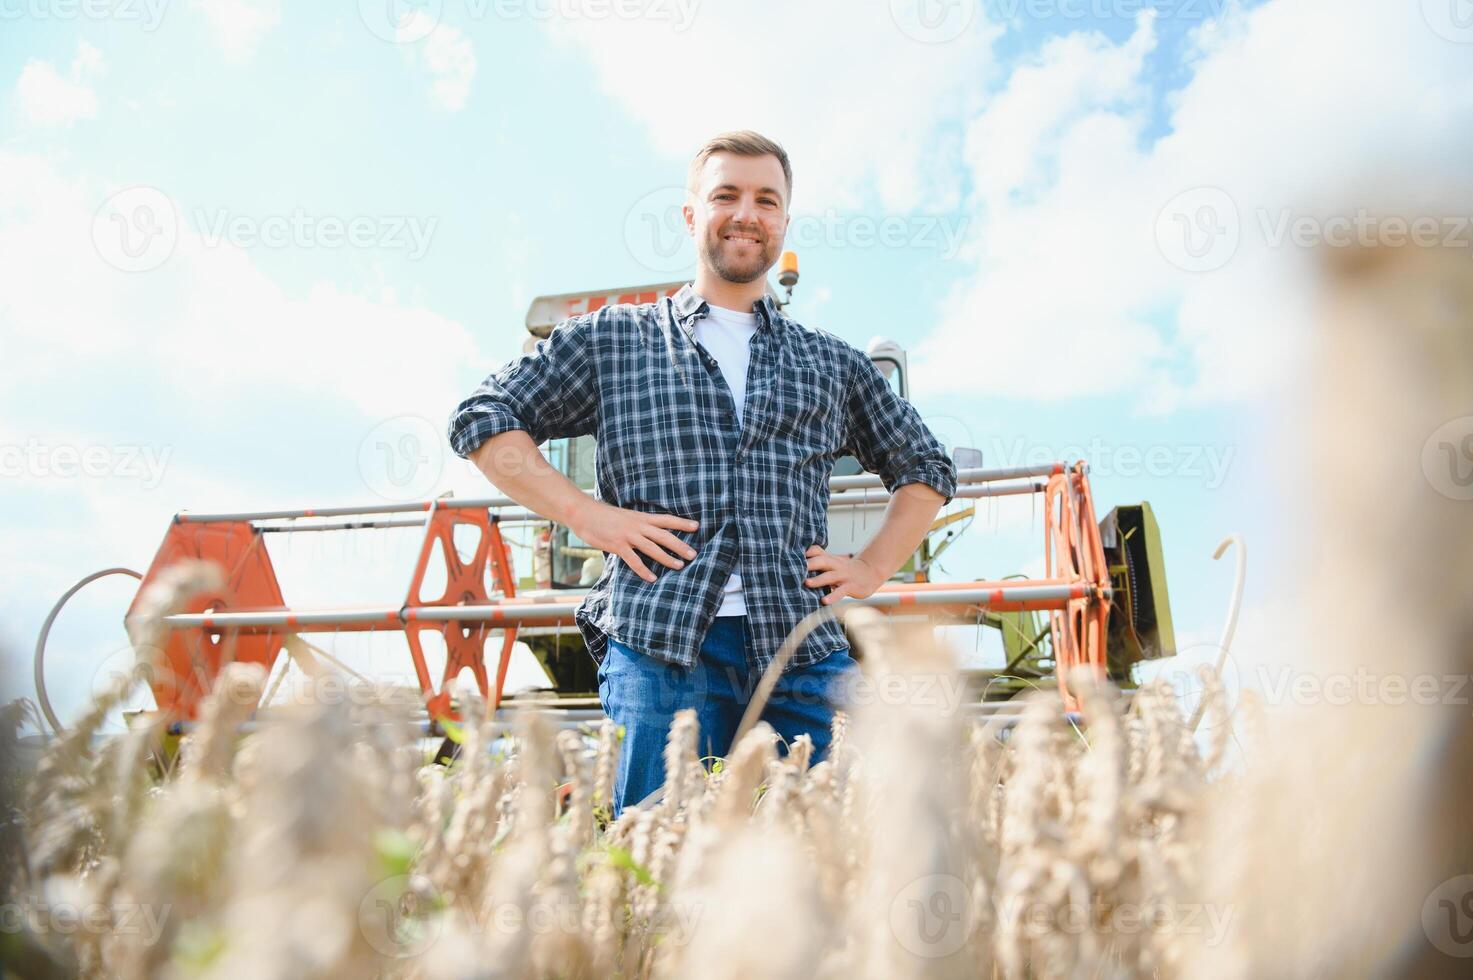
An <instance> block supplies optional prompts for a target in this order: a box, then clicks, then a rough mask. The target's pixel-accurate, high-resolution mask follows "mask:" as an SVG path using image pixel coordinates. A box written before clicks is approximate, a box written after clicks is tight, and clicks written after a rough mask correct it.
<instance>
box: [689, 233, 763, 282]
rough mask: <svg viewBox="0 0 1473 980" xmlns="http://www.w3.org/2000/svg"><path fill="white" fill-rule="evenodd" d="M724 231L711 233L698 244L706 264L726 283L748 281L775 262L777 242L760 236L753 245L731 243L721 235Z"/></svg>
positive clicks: (761, 273)
mask: <svg viewBox="0 0 1473 980" xmlns="http://www.w3.org/2000/svg"><path fill="white" fill-rule="evenodd" d="M725 234H728V232H727V231H722V232H714V231H713V232H712V233H711V234H710V235H708V236H706V239H705V241H704V242H702V244H701V257H702V258H703V259H704V260H705V262H706V266H707V267H708V268H709V269H711V271H713V272H715V273H716V274H717V275H718V276H720V277H721V278H722V279H725V280H726V281H727V282H752V281H754V280H756V279H757V278H758V277H759V276H764V275H766V274H767V270H768V269H771V268H772V267H773V266H774V265H776V264H777V257H778V249H779V248H781V247H782V243H781V242H777V243H774V242H773V240H772V238H771V237H770V236H766V235H764V236H762V240H761V241H759V242H758V243H757V245H756V247H755V248H743V247H742V246H739V245H733V244H732V243H731V242H728V241H727V240H726V239H724V238H723V237H722V235H725Z"/></svg>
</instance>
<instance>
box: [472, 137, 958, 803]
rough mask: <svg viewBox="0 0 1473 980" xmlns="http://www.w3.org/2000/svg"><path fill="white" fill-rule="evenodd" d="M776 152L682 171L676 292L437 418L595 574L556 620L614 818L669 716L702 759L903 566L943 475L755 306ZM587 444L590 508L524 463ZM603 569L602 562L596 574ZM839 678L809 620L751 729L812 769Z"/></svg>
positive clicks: (803, 654) (561, 334) (836, 656)
mask: <svg viewBox="0 0 1473 980" xmlns="http://www.w3.org/2000/svg"><path fill="white" fill-rule="evenodd" d="M792 189H793V179H792V169H791V167H790V165H789V163H788V157H787V154H786V153H785V152H784V151H783V149H782V147H780V146H779V145H778V144H776V143H774V142H772V141H771V140H768V139H766V138H765V137H762V136H760V135H758V134H757V133H753V132H750V131H745V130H744V131H739V132H732V133H725V134H722V135H720V136H717V137H716V138H714V139H712V140H711V141H710V142H708V143H707V144H706V145H705V146H703V147H702V148H701V150H700V151H699V152H698V153H697V154H696V156H695V158H694V159H693V160H692V161H691V165H690V171H689V174H688V180H687V191H688V194H687V204H686V205H685V207H684V214H685V222H686V229H687V230H688V231H689V233H690V234H691V235H692V236H693V238H694V239H695V242H696V246H697V249H696V250H697V253H698V264H697V268H696V276H695V281H694V282H693V283H691V284H687V285H685V286H682V287H681V288H680V289H679V290H678V291H677V292H676V293H675V294H674V295H673V296H671V297H667V298H665V299H663V300H661V301H660V302H658V303H646V304H641V305H632V304H621V305H618V306H610V307H604V308H602V309H600V310H597V311H595V312H593V313H586V314H583V315H581V316H575V317H572V318H570V319H568V320H564V321H563V322H562V323H559V324H558V325H557V326H556V327H555V328H554V329H553V331H552V334H551V336H550V337H548V338H547V339H546V340H542V341H540V342H538V344H537V346H536V349H535V351H534V352H533V353H531V354H528V355H525V356H523V357H521V358H520V359H518V360H516V361H514V362H512V363H510V364H508V365H507V366H505V367H503V368H502V369H501V370H500V371H498V372H496V373H495V374H493V375H491V376H490V377H489V378H487V379H486V381H485V382H483V383H482V385H481V386H480V387H479V388H478V389H477V390H476V391H475V392H474V393H473V394H472V395H471V396H470V397H469V398H467V399H466V400H465V401H464V402H462V403H461V404H460V406H459V407H458V408H457V409H456V410H455V414H454V415H453V417H452V418H451V421H450V442H451V445H452V446H453V448H454V449H455V451H456V452H457V453H458V454H460V455H462V456H466V457H468V458H469V459H471V460H472V461H474V462H475V464H476V466H477V467H478V468H479V469H480V470H481V472H483V473H485V474H486V476H487V478H488V479H490V480H491V482H492V483H494V484H495V485H496V486H497V487H498V488H499V489H500V491H501V492H502V493H504V494H506V495H507V496H509V497H511V498H512V499H513V500H515V501H517V502H518V503H520V504H522V505H523V506H525V507H527V508H528V509H530V510H533V511H535V512H537V513H539V514H542V515H544V516H546V517H548V518H550V519H551V520H554V521H557V522H559V523H561V524H566V525H567V526H568V527H570V528H571V529H572V530H573V532H574V533H575V534H577V535H578V537H580V538H582V539H583V540H584V541H586V542H587V543H588V544H589V545H591V546H593V547H595V548H599V549H601V550H602V551H604V552H606V553H607V554H608V555H609V556H611V559H610V560H609V561H608V562H607V563H606V564H605V567H604V571H603V574H602V575H601V576H600V577H599V579H598V581H597V582H595V583H594V585H593V587H592V589H591V590H590V592H589V594H588V596H587V598H586V599H585V600H584V601H583V603H582V604H581V605H580V606H579V607H578V611H577V615H576V619H577V622H578V627H579V629H580V631H581V632H582V633H583V636H584V639H585V640H586V642H587V645H588V650H589V652H590V653H591V654H592V655H593V657H594V659H595V660H596V661H598V663H599V697H600V700H601V701H602V703H603V707H604V711H605V712H606V713H607V714H608V715H609V717H610V718H612V719H613V720H614V721H615V722H617V723H618V724H620V725H622V726H623V728H624V733H625V734H624V747H623V752H622V753H621V761H620V767H619V775H618V778H617V781H616V786H615V812H616V813H617V812H620V811H622V809H623V807H624V806H625V805H626V804H631V803H638V802H640V801H642V800H644V799H645V798H647V797H649V796H650V795H651V794H653V793H655V792H656V791H658V790H659V789H660V787H661V786H662V784H663V781H664V767H663V760H662V751H661V750H662V747H663V745H664V741H665V737H666V732H667V730H668V728H669V726H670V722H671V720H672V718H673V716H674V714H675V712H676V711H677V710H679V709H681V708H685V707H692V708H695V709H696V711H697V714H698V719H699V722H700V727H701V735H702V738H703V743H702V753H703V754H705V755H724V754H725V753H726V752H727V750H728V748H729V747H730V741H731V739H732V736H733V734H734V732H735V729H736V726H737V724H738V723H739V721H740V719H741V716H742V713H743V710H744V709H745V707H746V704H747V701H748V699H749V698H750V696H751V693H752V690H753V688H755V686H756V684H757V681H758V679H759V678H760V677H761V675H762V672H763V670H764V669H765V668H766V666H767V665H768V664H769V663H771V662H772V659H773V656H774V655H775V654H776V652H777V650H778V648H779V646H781V644H782V642H783V640H784V638H785V637H787V635H788V633H789V632H790V631H791V630H792V629H793V627H794V626H795V625H797V624H798V622H799V621H800V620H802V619H803V618H804V617H805V616H806V615H808V614H810V613H812V612H813V611H814V610H816V609H817V608H819V606H820V605H825V604H826V605H832V604H833V603H834V602H835V601H837V600H839V599H841V598H844V597H846V596H849V597H853V598H865V597H867V596H869V595H871V594H872V593H873V592H874V591H875V590H876V589H877V588H879V587H880V585H881V584H883V583H884V582H885V581H886V580H887V579H889V577H890V576H891V575H892V574H894V572H895V571H896V569H898V568H899V567H900V566H901V565H902V564H904V563H905V561H906V559H907V558H908V557H909V556H910V555H911V554H912V553H913V552H914V551H915V549H916V548H917V547H918V546H919V545H920V542H921V540H922V538H923V537H924V536H925V533H926V530H927V529H928V528H929V527H930V525H931V522H932V521H933V520H934V519H935V516H936V512H937V511H938V510H939V509H940V508H941V506H942V505H943V504H945V503H946V502H947V501H949V500H950V499H951V497H952V495H953V494H954V492H955V490H956V468H955V466H953V464H952V462H951V460H950V459H949V458H948V457H947V455H946V453H945V452H944V450H943V449H942V447H941V446H940V444H939V443H937V441H936V439H935V437H934V436H933V435H932V434H931V432H930V431H929V430H928V429H927V428H926V426H925V425H924V424H923V423H922V422H921V420H920V417H919V415H918V414H917V413H916V411H915V409H914V408H913V407H911V405H909V404H908V403H907V402H905V401H904V400H903V399H901V398H900V397H899V396H898V395H896V394H895V393H894V391H893V390H892V389H891V388H890V385H889V383H888V382H886V380H885V378H884V377H883V376H882V375H881V374H880V372H879V371H878V369H876V368H875V366H874V364H873V363H872V362H871V361H870V360H869V358H868V357H867V356H866V355H865V354H864V353H863V352H862V351H859V350H856V349H855V348H854V347H852V346H850V345H849V344H847V343H845V342H844V341H842V340H840V339H839V338H838V337H835V336H833V335H832V334H829V333H825V332H822V331H816V330H811V329H809V328H807V327H804V326H801V325H800V324H798V323H796V322H794V321H793V320H791V319H789V318H788V317H786V316H784V315H783V314H782V312H781V311H780V310H779V309H778V307H777V305H776V304H775V303H774V302H773V300H772V298H771V297H770V296H768V295H767V294H766V290H765V286H766V281H767V278H766V277H767V271H768V270H769V269H771V268H772V266H773V265H774V264H775V263H776V262H777V260H778V257H779V256H780V254H781V252H782V245H783V239H784V236H785V235H786V233H787V228H788V221H789V201H790V199H791V197H792ZM586 433H594V434H596V436H597V444H598V450H597V459H596V470H597V492H598V496H597V497H596V498H595V497H590V496H588V495H587V494H585V493H584V492H583V491H582V490H580V489H579V488H578V487H577V486H575V485H574V484H573V483H572V481H570V480H568V479H567V478H566V477H564V476H563V475H562V474H560V473H558V472H557V471H556V470H554V469H553V468H552V467H551V466H550V465H548V463H547V461H546V459H545V458H544V457H543V456H542V454H541V453H540V452H539V451H538V449H537V446H538V444H540V443H541V442H543V441H544V440H546V439H552V438H562V437H569V436H579V435H583V434H586ZM846 453H853V454H854V455H855V456H856V457H857V458H858V459H859V461H860V463H861V464H863V465H864V466H865V468H866V469H868V470H871V471H873V472H875V473H878V474H879V475H880V476H881V478H882V480H883V481H884V484H885V487H886V489H887V490H889V491H890V492H891V493H892V494H893V496H892V498H891V501H890V504H889V506H888V508H887V509H886V512H885V517H884V520H883V522H882V524H881V526H880V528H879V530H878V531H877V532H876V534H875V536H874V538H873V539H872V540H871V541H870V542H869V544H868V545H867V546H866V547H865V548H864V550H863V551H862V552H861V553H860V554H858V555H856V556H854V557H846V556H843V555H833V554H829V553H828V552H827V551H825V550H824V547H825V545H826V544H827V541H828V514H827V507H828V499H829V490H828V481H829V477H830V475H831V474H832V471H833V465H834V461H835V460H836V459H837V458H838V457H839V456H842V455H844V454H846ZM613 558H617V559H618V560H617V561H614V560H612V559H613ZM856 673H857V667H856V664H855V662H854V661H853V660H852V659H851V658H850V656H849V650H848V645H847V643H846V641H845V638H844V632H843V630H842V628H841V627H840V625H839V623H838V622H837V621H835V620H834V618H833V617H831V616H829V617H823V621H822V622H820V623H819V625H818V626H817V627H816V628H815V629H813V630H812V632H810V633H809V634H808V635H807V636H806V637H805V639H804V640H803V642H802V644H801V646H799V647H798V649H797V650H796V651H795V652H794V654H793V656H792V658H791V659H790V661H789V662H788V665H787V667H786V669H785V670H784V672H783V674H782V675H781V677H780V678H779V681H778V684H777V687H776V689H775V690H774V691H773V693H772V696H771V698H770V700H769V702H768V705H767V707H766V709H765V711H764V713H763V719H764V720H766V721H767V722H769V723H770V724H771V725H772V726H773V728H774V729H775V730H776V731H777V732H778V734H779V735H780V736H782V738H783V739H784V741H785V743H786V742H791V741H792V740H793V739H795V738H797V737H798V736H799V735H800V734H804V733H806V734H808V735H810V736H811V737H812V739H813V744H814V750H815V754H814V760H815V761H818V760H819V759H821V758H822V757H823V753H824V751H825V750H826V749H827V747H828V743H829V738H830V731H829V729H830V723H831V721H832V719H833V713H834V710H835V707H836V705H837V704H838V703H839V700H840V696H841V688H842V686H843V682H845V681H848V680H850V679H852V678H853V677H854V676H855V674H856Z"/></svg>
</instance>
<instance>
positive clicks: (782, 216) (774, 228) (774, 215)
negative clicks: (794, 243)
mask: <svg viewBox="0 0 1473 980" xmlns="http://www.w3.org/2000/svg"><path fill="white" fill-rule="evenodd" d="M685 223H686V228H687V229H688V230H689V231H690V233H691V237H693V238H694V239H695V242H696V251H697V252H698V253H699V255H700V261H701V263H702V264H703V265H704V266H705V267H706V268H708V269H710V270H711V271H712V272H714V273H716V275H718V276H720V277H721V278H722V279H725V280H726V281H727V282H752V281H753V280H755V279H757V278H758V277H760V276H763V275H766V274H767V270H768V269H771V268H772V267H773V266H774V265H776V264H777V260H778V257H779V256H780V255H781V254H782V247H783V238H784V236H786V235H787V231H788V201H787V181H786V179H785V178H784V177H783V168H782V164H781V163H779V162H778V159H777V157H775V156H771V155H769V156H761V157H748V156H737V155H736V154H734V153H713V154H711V156H710V157H709V158H707V160H706V166H705V170H704V171H703V172H702V173H701V175H700V181H699V183H698V184H697V187H696V192H695V195H694V197H693V198H692V199H691V201H690V203H688V204H686V206H685Z"/></svg>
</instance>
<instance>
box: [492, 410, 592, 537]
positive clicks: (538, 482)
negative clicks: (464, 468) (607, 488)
mask: <svg viewBox="0 0 1473 980" xmlns="http://www.w3.org/2000/svg"><path fill="white" fill-rule="evenodd" d="M469 459H470V460H471V462H473V463H475V464H476V468H477V469H479V470H480V471H481V472H482V473H484V474H485V476H486V479H488V480H490V481H491V482H492V483H493V484H495V485H496V488H497V489H498V490H500V491H501V492H502V493H504V494H506V495H507V496H508V497H510V498H511V499H513V500H515V501H516V502H517V503H519V504H521V505H522V506H523V507H525V508H527V509H528V510H530V511H532V512H534V513H536V514H539V515H541V516H542V517H546V518H548V519H549V520H552V521H555V522H557V523H558V524H564V525H568V526H570V527H571V526H572V525H574V524H576V523H577V521H578V517H579V515H580V514H581V513H582V512H583V511H584V510H585V509H586V508H587V506H588V505H589V504H591V503H593V502H594V500H593V498H592V497H590V496H589V495H588V494H586V493H584V492H583V491H582V490H580V489H579V488H578V485H577V484H575V483H574V482H573V481H572V480H570V479H568V478H567V477H566V476H564V475H563V474H561V473H559V472H558V471H557V469H556V468H555V467H554V466H553V465H552V464H551V463H549V462H548V461H547V457H546V456H544V455H542V450H540V449H538V448H537V444H536V443H534V442H533V441H532V437H531V436H529V435H527V433H526V432H524V431H522V430H521V429H512V430H511V431H509V432H503V433H501V434H500V435H495V436H492V437H491V438H490V439H487V440H486V441H485V442H483V443H481V445H480V447H479V448H478V449H476V450H475V451H474V452H472V453H471V454H470V456H469Z"/></svg>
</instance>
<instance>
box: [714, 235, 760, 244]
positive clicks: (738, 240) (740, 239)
mask: <svg viewBox="0 0 1473 980" xmlns="http://www.w3.org/2000/svg"><path fill="white" fill-rule="evenodd" d="M722 239H723V240H725V241H728V242H731V243H732V244H734V245H759V244H761V243H760V242H759V241H758V240H757V239H756V238H754V237H752V236H751V235H723V236H722Z"/></svg>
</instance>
